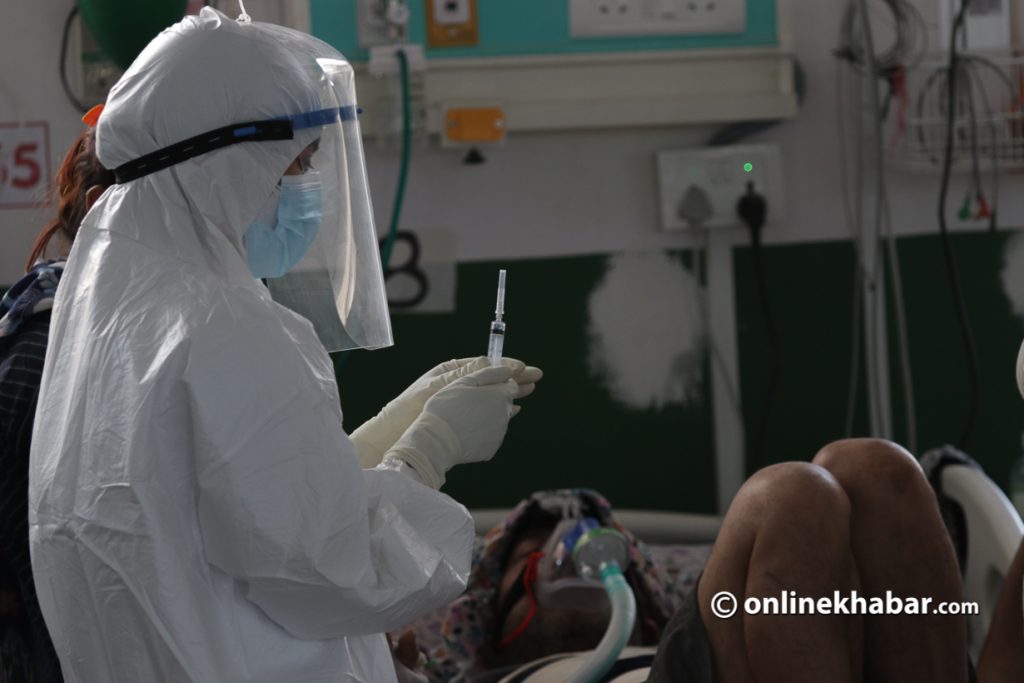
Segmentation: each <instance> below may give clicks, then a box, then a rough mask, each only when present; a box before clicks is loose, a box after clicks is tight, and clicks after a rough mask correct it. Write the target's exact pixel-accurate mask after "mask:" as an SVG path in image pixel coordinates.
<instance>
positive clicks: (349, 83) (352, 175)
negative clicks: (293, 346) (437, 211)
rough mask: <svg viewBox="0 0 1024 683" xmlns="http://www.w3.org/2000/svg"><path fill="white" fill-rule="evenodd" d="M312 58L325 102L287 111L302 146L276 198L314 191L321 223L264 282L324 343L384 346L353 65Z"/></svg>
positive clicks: (386, 337)
mask: <svg viewBox="0 0 1024 683" xmlns="http://www.w3.org/2000/svg"><path fill="white" fill-rule="evenodd" d="M317 64H318V66H319V68H320V69H321V70H322V73H323V75H322V78H321V93H320V96H321V100H322V102H323V104H324V105H325V108H324V109H323V110H320V111H316V112H308V113H304V114H300V115H297V116H292V117H290V119H289V120H290V121H291V123H292V127H293V129H294V131H295V139H296V140H299V141H301V142H303V143H305V146H304V147H303V148H302V150H301V152H300V153H299V155H298V156H297V157H296V159H295V161H294V162H293V163H292V165H291V166H290V167H289V172H288V174H286V175H285V176H284V177H283V178H282V184H281V187H280V188H279V189H278V190H277V192H278V193H279V197H278V201H279V202H287V201H288V198H289V197H293V196H298V195H297V190H301V191H302V192H304V193H307V194H308V193H313V192H319V197H318V199H319V201H318V202H307V205H308V206H313V205H314V204H316V203H318V204H319V207H320V208H319V211H320V212H321V218H320V225H319V229H318V230H317V231H316V236H315V237H314V238H313V239H312V241H311V242H310V243H309V246H308V248H307V249H306V251H305V254H303V255H302V257H301V259H299V260H298V262H297V263H295V265H294V266H292V267H291V269H290V270H288V271H287V272H286V273H285V274H283V275H281V276H280V277H274V278H268V280H267V285H268V287H269V289H270V293H271V296H272V297H273V298H274V300H275V301H277V302H278V303H280V304H282V305H284V306H287V307H288V308H290V309H292V310H293V311H295V312H296V313H298V314H299V315H301V316H303V317H305V318H306V319H307V320H309V321H310V322H311V323H313V327H314V328H315V329H316V332H317V335H318V336H319V338H320V341H321V342H322V343H323V345H324V347H325V348H326V349H327V350H328V351H342V350H347V349H355V348H364V349H377V348H382V347H385V346H390V345H391V344H392V343H393V341H392V336H391V320H390V317H389V315H388V305H387V296H386V293H385V290H384V278H383V275H382V273H381V263H380V249H379V247H378V242H377V233H376V229H375V227H374V222H373V207H372V205H371V203H370V190H369V184H368V182H367V177H366V165H365V161H364V157H363V148H362V139H361V137H360V132H359V122H358V120H357V118H356V111H357V109H356V103H355V87H354V77H353V73H352V68H351V66H350V65H349V64H348V63H347V62H345V61H342V60H338V59H318V60H317ZM303 196H305V195H303ZM280 215H281V214H280V213H279V214H278V216H279V217H280Z"/></svg>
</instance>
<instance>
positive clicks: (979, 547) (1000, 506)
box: [942, 465, 1024, 661]
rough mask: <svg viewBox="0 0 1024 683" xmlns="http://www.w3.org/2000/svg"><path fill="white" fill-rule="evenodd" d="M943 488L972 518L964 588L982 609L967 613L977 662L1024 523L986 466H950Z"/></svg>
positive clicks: (971, 646)
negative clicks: (975, 467)
mask: <svg viewBox="0 0 1024 683" xmlns="http://www.w3.org/2000/svg"><path fill="white" fill-rule="evenodd" d="M942 490H943V492H944V493H945V494H946V495H947V496H949V497H950V498H952V499H953V500H955V501H956V502H957V503H958V504H959V505H960V507H962V508H963V511H964V516H965V517H966V522H967V566H966V568H965V572H964V591H965V593H966V599H967V600H968V601H971V602H977V603H978V606H979V608H980V609H979V614H977V615H971V616H968V617H967V628H968V646H969V648H970V651H971V655H972V657H974V661H977V657H978V654H979V653H980V652H981V646H982V644H983V643H984V642H985V635H986V634H987V633H988V627H989V624H990V623H991V622H992V615H993V613H994V612H995V607H996V602H997V601H998V600H999V591H1000V589H1001V588H1002V585H1003V579H1004V578H1005V577H1006V572H1007V570H1008V569H1009V568H1010V563H1011V562H1013V557H1014V555H1016V553H1017V548H1018V547H1019V546H1020V543H1021V539H1022V538H1024V524H1022V523H1021V519H1020V516H1019V515H1018V514H1017V511H1016V510H1015V509H1014V507H1013V505H1012V504H1011V503H1010V501H1009V500H1008V499H1007V498H1006V496H1005V495H1004V494H1003V492H1002V490H1001V489H1000V488H999V487H998V486H996V485H995V483H994V482H993V481H992V480H991V479H989V478H988V477H987V476H986V475H985V473H984V472H981V471H980V470H976V469H974V468H971V467H966V466H964V465H949V466H948V467H946V468H945V469H943V470H942Z"/></svg>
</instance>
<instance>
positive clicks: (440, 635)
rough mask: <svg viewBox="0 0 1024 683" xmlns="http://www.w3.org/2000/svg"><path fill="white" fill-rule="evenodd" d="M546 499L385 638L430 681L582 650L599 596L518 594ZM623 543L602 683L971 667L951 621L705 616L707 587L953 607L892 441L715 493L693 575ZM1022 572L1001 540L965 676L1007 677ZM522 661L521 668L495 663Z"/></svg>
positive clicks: (907, 470) (950, 558)
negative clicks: (616, 640) (448, 590)
mask: <svg viewBox="0 0 1024 683" xmlns="http://www.w3.org/2000/svg"><path fill="white" fill-rule="evenodd" d="M559 495H563V496H564V495H566V494H565V492H560V494H559ZM569 495H571V496H573V497H575V498H576V499H578V500H579V501H580V504H581V506H582V507H583V508H584V509H585V510H586V513H587V514H588V515H592V516H595V517H597V518H598V519H599V520H601V522H602V523H603V524H605V525H607V526H617V522H616V520H615V517H614V514H613V513H612V511H611V508H610V506H608V504H607V502H606V501H604V499H603V498H601V497H600V495H598V494H596V493H594V492H592V491H585V490H576V491H573V492H571V494H569ZM552 499H553V498H552V496H551V495H550V494H538V495H535V496H533V497H531V498H530V499H528V500H526V501H523V502H522V503H521V504H520V505H519V506H518V507H517V508H516V509H515V510H514V511H513V512H512V513H511V514H510V515H509V517H508V518H507V519H506V520H505V522H504V523H503V524H501V525H499V526H498V527H496V528H495V529H493V530H492V531H491V532H490V533H488V534H487V536H486V537H485V538H484V540H483V544H482V546H481V548H480V549H479V551H478V553H477V555H476V557H475V558H474V568H473V572H472V575H471V578H470V585H469V588H468V590H467V592H466V594H465V595H464V596H462V597H461V598H460V599H459V600H457V601H456V602H455V603H453V604H452V605H450V606H449V607H447V608H445V609H444V610H443V611H442V612H441V613H439V614H437V615H435V616H434V617H432V618H431V617H428V618H427V619H424V620H420V621H418V622H417V623H415V624H413V625H412V627H411V632H407V633H406V634H405V635H404V636H403V637H401V638H399V634H395V642H396V658H397V659H399V660H400V661H402V662H404V663H405V664H406V665H409V666H410V667H416V666H420V667H422V672H423V675H425V676H427V677H429V679H432V680H437V681H457V680H462V681H467V682H471V683H484V682H488V683H490V682H491V681H499V680H507V681H513V680H515V681H524V682H530V681H558V680H564V677H565V674H564V673H561V674H554V673H552V670H553V668H556V667H559V666H566V664H567V663H566V662H563V661H560V660H561V659H563V658H564V656H565V655H564V653H571V652H579V651H585V650H589V649H592V648H594V647H595V646H596V645H597V643H598V641H599V640H600V638H601V636H602V635H603V633H604V630H605V627H606V624H607V618H608V611H607V607H606V606H604V605H595V604H587V605H584V604H580V605H575V606H559V607H554V606H550V605H541V604H539V603H538V601H537V600H536V591H535V590H532V588H536V586H535V585H534V586H530V580H529V579H530V577H531V573H530V572H529V571H525V570H527V569H528V568H529V566H530V563H531V557H536V555H535V553H536V552H538V551H540V550H541V549H542V548H543V547H544V546H545V544H546V543H547V540H548V536H549V535H550V534H551V532H552V529H554V528H555V525H556V524H557V522H558V521H559V515H558V514H557V505H550V504H548V503H549V502H550V501H551V500H552ZM554 500H558V499H557V498H554ZM627 538H629V539H630V541H631V544H630V555H631V560H632V563H631V565H630V568H629V569H628V570H627V571H626V577H627V580H628V581H629V583H630V585H631V587H632V588H633V590H634V594H635V595H636V598H637V622H636V627H635V629H634V632H633V636H632V638H631V640H630V645H631V646H633V647H630V648H629V649H627V650H626V651H625V652H624V653H623V656H622V657H620V665H619V666H618V667H617V668H616V671H615V673H614V675H613V676H612V677H611V678H606V679H604V680H609V681H612V680H621V681H627V680H628V681H642V680H650V681H651V682H657V683H661V682H665V681H686V682H687V683H690V682H694V681H697V682H702V683H706V682H710V681H719V682H721V681H754V680H757V681H788V682H799V681H808V682H810V681H815V682H817V681H830V682H831V681H835V682H841V681H860V680H870V681H874V680H892V681H912V680H913V681H917V680H921V681H933V682H934V681H957V682H963V681H968V680H975V679H974V668H973V667H972V666H971V664H970V662H969V660H968V655H967V645H966V622H965V620H964V617H962V616H949V615H944V614H899V615H875V614H869V615H808V614H803V615H792V614H791V615H770V614H768V615H766V614H759V615H754V616H751V615H746V614H743V612H742V610H741V611H740V612H738V613H737V614H736V615H735V616H732V617H731V618H728V619H722V618H718V617H716V616H715V615H714V614H713V612H712V609H711V601H712V597H713V596H715V595H716V594H718V593H719V592H721V591H729V592H730V593H732V594H733V595H735V596H737V597H738V598H739V601H740V604H742V602H743V599H744V598H746V597H752V596H755V597H770V596H779V595H780V594H781V593H783V592H789V591H794V592H795V594H796V595H798V596H800V597H812V598H819V597H826V596H832V595H833V594H834V593H835V591H840V592H842V593H844V594H850V593H851V591H857V593H858V594H859V595H862V596H878V595H882V596H884V595H885V594H886V592H887V591H889V592H891V594H892V595H895V596H901V597H904V598H909V597H917V598H926V597H927V598H931V599H932V604H933V605H938V604H939V603H954V602H957V603H959V602H963V600H964V597H963V588H962V585H961V581H960V576H959V570H958V567H957V561H956V558H955V555H954V552H953V548H952V545H951V543H950V541H949V538H948V536H947V534H946V531H945V528H944V526H943V524H942V521H941V518H940V516H939V512H938V507H937V505H936V501H935V497H934V493H933V491H932V489H931V488H930V486H929V485H928V483H927V481H926V480H925V478H924V476H923V474H922V472H921V470H920V467H919V466H918V465H917V462H916V461H915V460H914V459H913V458H912V457H911V456H910V455H909V454H908V453H906V452H905V451H903V450H902V449H901V448H899V447H898V446H895V445H893V444H890V443H887V442H883V441H877V440H848V441H842V442H837V443H834V444H830V445H829V446H827V447H826V448H824V449H823V450H822V451H821V452H820V453H819V454H818V455H817V456H816V457H815V459H814V461H813V462H812V463H785V464H781V465H774V466H772V467H768V468H765V469H764V470H761V471H760V472H757V473H756V474H755V475H753V476H752V477H751V478H750V479H749V480H748V481H747V482H746V483H745V484H744V486H743V487H742V489H741V490H740V492H739V493H738V494H737V496H736V498H735V499H734V501H733V503H732V505H731V506H730V508H729V511H728V513H727V514H726V516H725V519H724V522H723V525H722V529H721V531H720V533H719V536H718V539H717V541H716V543H715V546H714V550H713V551H712V552H711V553H710V556H709V557H708V560H707V563H706V566H705V567H704V570H703V573H702V574H700V576H699V579H698V580H696V581H695V584H696V585H693V583H691V581H692V580H693V578H695V577H691V578H690V579H689V580H688V579H687V578H686V576H685V572H684V576H683V579H682V580H681V581H672V580H670V578H669V574H670V572H669V571H668V568H667V567H666V565H665V563H664V562H663V559H664V558H663V557H660V558H659V556H658V555H657V553H655V552H652V549H651V548H649V547H647V546H645V545H644V544H642V543H639V542H637V541H636V540H635V539H632V537H631V536H628V532H627ZM1022 580H1024V553H1021V552H1019V553H1018V555H1017V558H1016V559H1015V561H1014V563H1013V567H1011V570H1010V573H1009V576H1008V578H1007V581H1006V584H1007V585H1006V587H1005V588H1004V591H1003V594H1002V595H1001V597H1000V607H999V609H998V610H997V614H996V615H995V618H994V620H993V623H992V627H991V629H990V632H989V638H988V641H986V646H985V649H984V650H983V651H982V655H981V658H980V661H979V662H978V671H979V672H980V674H981V678H980V680H981V681H982V683H1001V682H1002V681H1011V680H1012V681H1021V680H1024V635H1022V633H1024V627H1022V616H1021V612H1022V610H1021V584H1022ZM413 634H415V635H413ZM424 655H425V658H426V662H425V665H424V663H423V657H424ZM546 657H547V658H550V659H549V660H548V661H546V662H539V660H542V659H543V658H546ZM417 659H419V661H418V662H417ZM531 662H533V663H534V664H530V663H531ZM524 665H528V666H527V667H526V669H524V671H526V673H524V671H520V672H519V673H518V674H516V675H510V674H511V672H513V671H514V670H516V669H517V668H519V667H523V666H524ZM545 671H547V673H545ZM648 676H649V679H648V678H647V677H648ZM410 680H415V679H410ZM421 680H422V679H421Z"/></svg>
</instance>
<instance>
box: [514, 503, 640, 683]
mask: <svg viewBox="0 0 1024 683" xmlns="http://www.w3.org/2000/svg"><path fill="white" fill-rule="evenodd" d="M552 504H553V505H554V506H556V507H557V506H558V505H559V504H561V507H562V510H561V512H562V520H561V521H560V522H559V523H558V525H557V526H556V527H555V530H554V532H553V533H552V534H551V535H550V536H549V537H548V541H547V543H545V545H544V549H543V550H542V551H541V553H539V555H540V558H539V561H537V560H534V563H535V564H534V566H535V567H536V569H535V574H534V575H533V577H532V579H531V583H532V586H531V588H532V591H533V592H534V593H535V594H536V599H537V602H539V603H540V604H543V605H547V606H552V605H557V606H564V607H567V608H575V609H594V610H603V611H605V612H607V611H608V607H609V603H610V607H611V610H610V614H608V617H607V619H608V628H607V630H605V633H604V636H603V637H602V638H601V641H600V643H598V646H597V649H595V650H594V651H593V652H592V653H590V654H589V655H588V656H587V657H586V659H584V661H583V663H582V665H581V666H580V667H579V668H578V669H577V670H576V672H575V673H574V674H573V675H572V676H571V677H570V678H569V679H568V681H569V683H591V682H594V681H599V680H601V677H602V676H604V675H605V674H606V673H607V672H608V670H609V669H611V667H612V665H613V664H614V663H615V662H616V660H617V659H618V657H619V654H620V653H621V652H622V650H623V648H625V647H626V644H627V642H628V641H629V637H630V636H631V635H632V633H633V626H634V624H635V623H636V598H635V597H634V595H633V589H632V588H630V586H629V584H628V583H627V582H626V579H625V577H624V576H623V574H622V572H623V570H624V569H626V568H627V567H628V566H629V563H630V557H629V543H628V541H627V540H626V537H625V536H623V534H622V533H621V532H620V531H618V530H617V529H613V528H610V527H606V526H603V525H602V524H601V522H600V521H599V520H598V519H597V518H595V517H591V516H583V514H582V512H583V510H582V509H581V507H580V503H579V500H578V499H576V498H572V497H568V498H565V499H564V500H560V501H552ZM527 571H529V568H528V569H527ZM528 590H529V589H528ZM602 594H603V595H607V597H608V602H605V601H604V600H602V599H601V595H602ZM532 616H533V612H532V611H531V614H530V617H528V619H529V618H531V617H532ZM527 623H528V621H526V622H524V623H523V624H522V625H520V627H519V628H518V629H516V631H515V633H516V635H518V634H519V633H521V632H522V630H523V629H524V628H525V625H526V624H527ZM514 637H515V636H513V637H511V638H507V639H506V641H504V642H506V643H507V642H510V641H511V640H512V639H514Z"/></svg>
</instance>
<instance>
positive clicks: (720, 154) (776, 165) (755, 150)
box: [657, 144, 785, 231]
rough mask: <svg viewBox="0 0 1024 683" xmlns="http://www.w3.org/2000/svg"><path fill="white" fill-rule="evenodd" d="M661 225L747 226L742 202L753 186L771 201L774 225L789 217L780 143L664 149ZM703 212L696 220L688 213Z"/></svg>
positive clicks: (660, 156)
mask: <svg viewBox="0 0 1024 683" xmlns="http://www.w3.org/2000/svg"><path fill="white" fill-rule="evenodd" d="M657 164H658V189H659V192H660V202H661V211H660V213H661V227H662V229H663V230H666V231H678V230H692V229H700V228H734V227H738V226H741V225H742V222H741V221H740V219H739V216H737V214H736V203H737V202H738V201H739V200H740V197H742V196H743V195H744V194H745V193H746V192H747V184H748V183H753V184H754V189H756V190H757V192H758V193H759V194H761V195H763V196H764V197H765V199H767V200H768V219H767V223H768V225H769V226H770V225H771V224H772V223H773V222H777V221H778V220H780V218H781V216H783V215H784V209H785V207H784V204H785V197H784V195H783V191H782V158H781V155H780V152H779V148H778V146H777V145H767V144H759V145H730V146H728V147H697V148H692V149H675V150H666V151H662V152H658V160H657ZM695 214H696V215H699V216H700V220H695V221H691V220H688V219H687V218H685V217H684V216H686V215H691V216H692V215H695Z"/></svg>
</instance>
